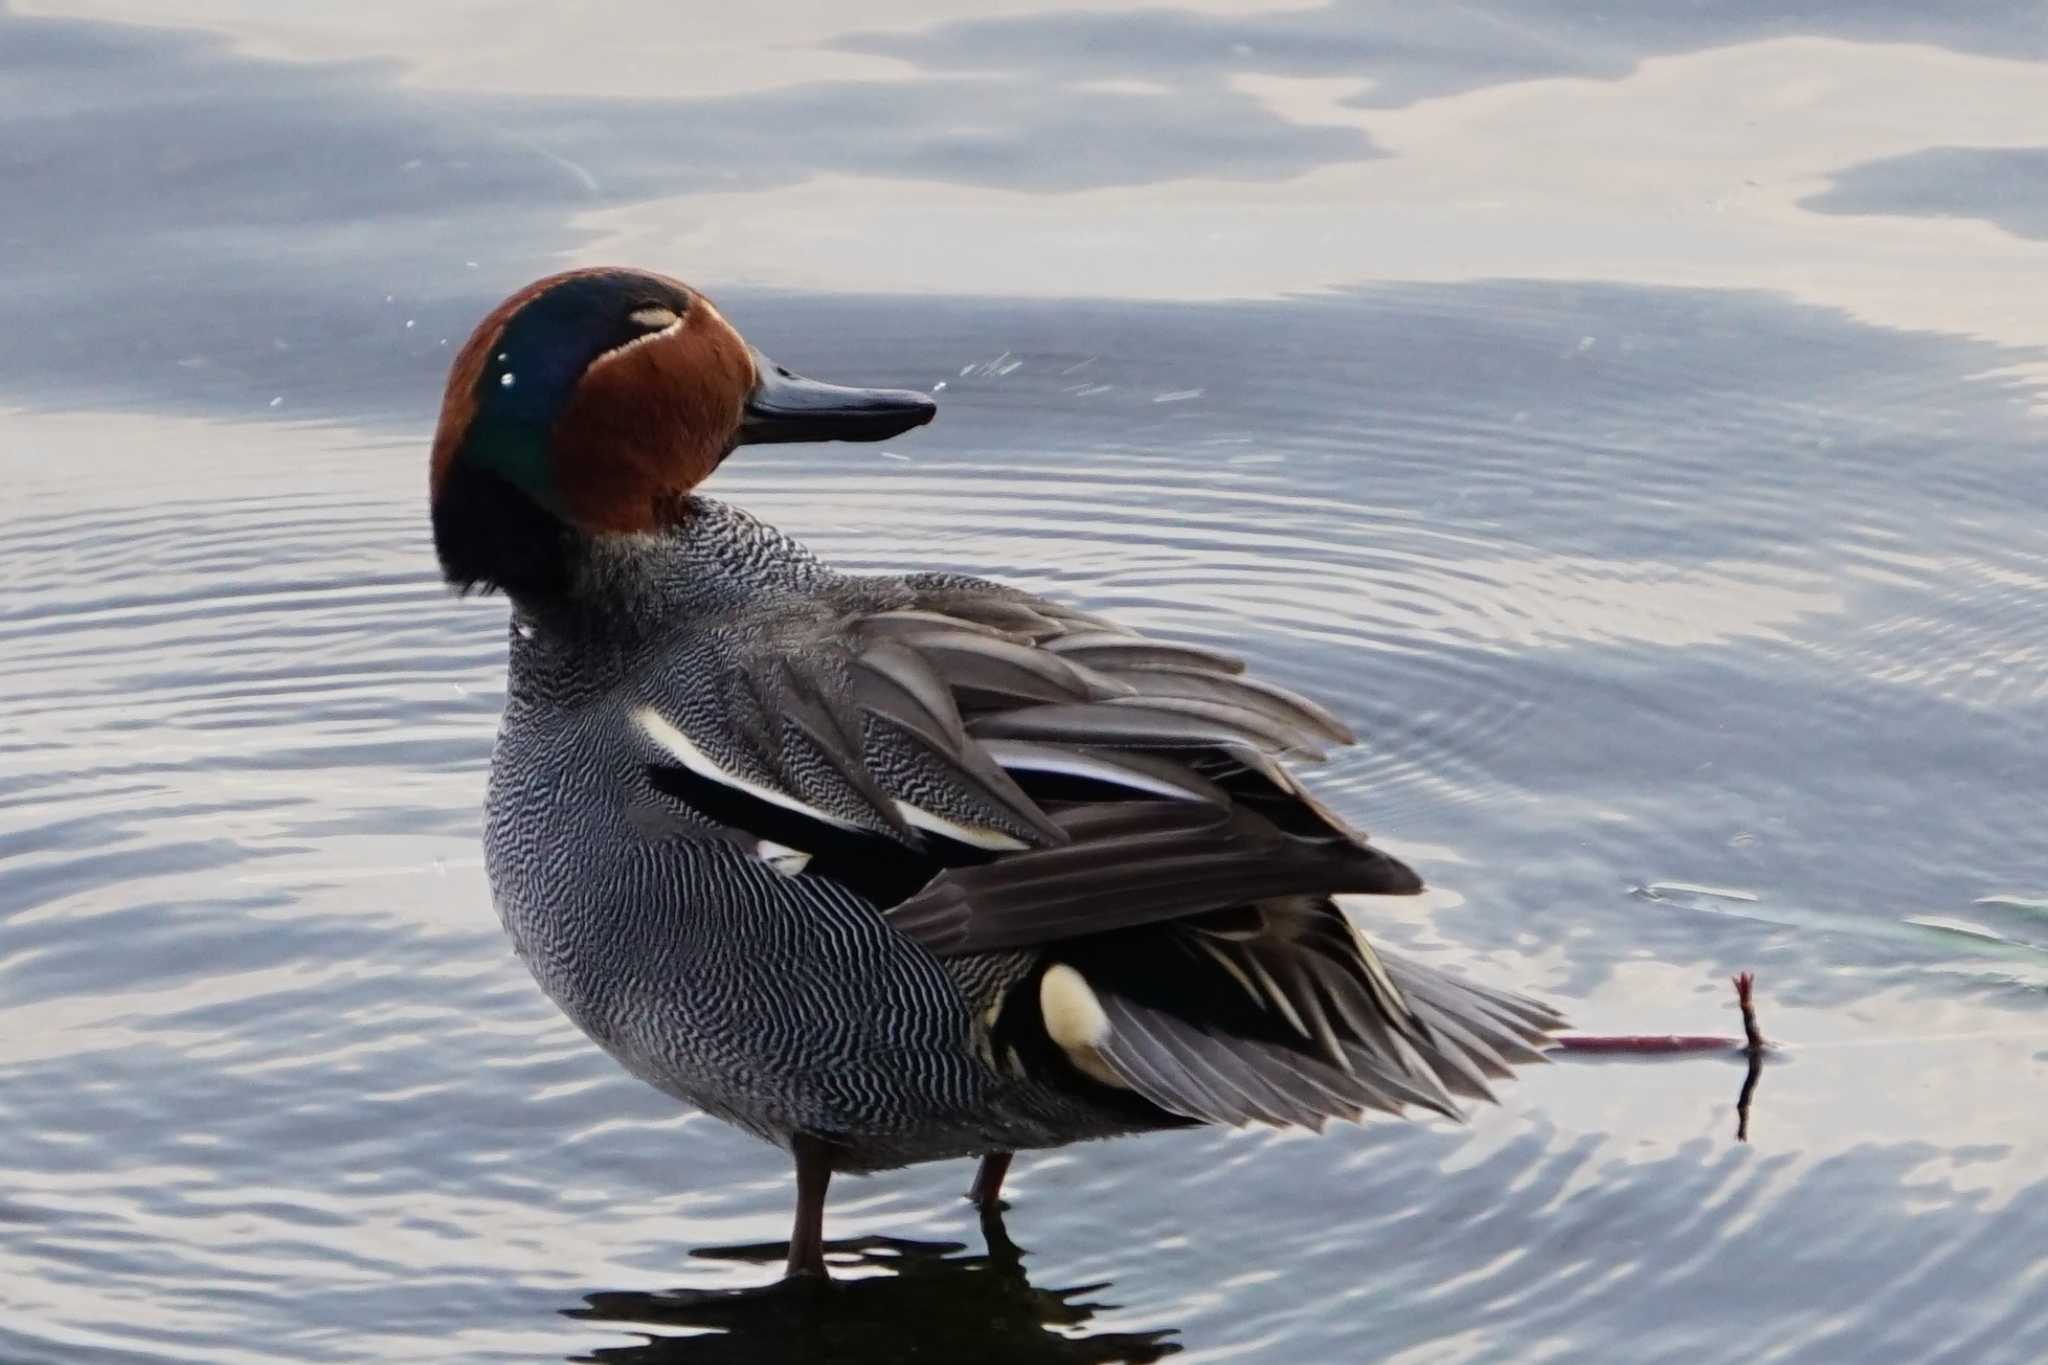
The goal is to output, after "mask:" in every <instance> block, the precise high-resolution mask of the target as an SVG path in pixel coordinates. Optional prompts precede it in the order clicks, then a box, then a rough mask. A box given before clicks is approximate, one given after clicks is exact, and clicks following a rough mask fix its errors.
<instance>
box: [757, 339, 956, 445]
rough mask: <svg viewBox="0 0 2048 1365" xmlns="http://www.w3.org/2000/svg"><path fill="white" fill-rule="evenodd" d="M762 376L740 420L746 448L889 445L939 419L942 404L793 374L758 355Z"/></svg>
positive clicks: (908, 393)
mask: <svg viewBox="0 0 2048 1365" xmlns="http://www.w3.org/2000/svg"><path fill="white" fill-rule="evenodd" d="M754 373H755V374H756V375H758V376H759V378H758V379H757V380H756V382H755V384H754V393H753V396H752V397H750V398H749V399H747V407H746V414H745V416H744V417H742V418H741V420H740V435H739V443H740V444H741V445H772V444H776V443H778V442H783V441H886V440H888V439H889V438H890V437H891V436H899V435H901V434H902V433H904V432H906V431H908V430H910V429H911V428H912V427H921V426H923V425H924V424H925V423H926V422H929V421H931V420H932V418H933V416H934V415H936V414H937V412H938V410H939V407H938V404H936V403H934V402H932V400H931V399H930V398H928V397H926V396H925V395H924V394H921V393H912V392H911V391H909V390H908V389H852V388H847V387H845V386H843V385H839V384H820V383H819V382H818V381H817V380H815V379H806V378H804V377H803V376H802V375H800V374H791V373H790V372H789V371H788V370H785V369H783V368H782V367H781V366H780V365H777V364H776V363H775V362H774V361H772V360H770V359H768V357H766V356H764V355H762V354H761V353H760V352H758V351H756V352H755V353H754Z"/></svg>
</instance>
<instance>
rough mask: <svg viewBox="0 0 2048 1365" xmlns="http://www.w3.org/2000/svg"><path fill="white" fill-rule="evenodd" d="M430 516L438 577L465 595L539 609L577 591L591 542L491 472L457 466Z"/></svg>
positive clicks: (441, 490)
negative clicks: (505, 597) (503, 598)
mask: <svg viewBox="0 0 2048 1365" xmlns="http://www.w3.org/2000/svg"><path fill="white" fill-rule="evenodd" d="M433 513H434V553H435V555H436V556H438V557H439V559H440V561H441V576H442V577H443V578H445V579H447V580H448V582H449V583H450V584H451V585H453V586H454V587H455V588H457V589H459V590H461V591H462V592H471V591H483V592H492V591H496V590H501V589H502V590H503V591H504V592H505V593H507V594H509V595H510V596H511V597H512V598H513V599H514V600H516V601H519V602H522V603H523V602H533V603H536V604H537V603H542V602H547V601H552V600H555V599H559V598H561V597H564V596H566V595H568V594H569V593H570V592H572V591H573V590H574V587H575V584H576V580H577V578H578V568H579V561H580V560H581V559H582V557H583V555H584V553H585V552H586V548H587V538H586V537H585V536H584V535H583V533H582V532H580V531H578V530H576V529H575V528H574V527H572V526H570V525H568V524H567V523H566V522H564V521H562V520H561V519H560V518H558V517H556V516H554V515H553V514H552V513H550V512H548V511H546V510H545V509H543V508H542V507H541V506H540V505H539V504H538V503H536V502H534V500H533V499H532V498H530V497H528V496H527V495H526V494H524V493H522V492H520V491H519V490H518V489H517V488H515V487H513V486H512V484H511V483H510V482H508V481H507V480H506V479H504V478H502V477H500V476H499V475H498V474H496V473H493V472H492V471H491V470H489V469H482V468H476V467H473V466H472V465H470V464H469V463H468V462H466V461H461V460H458V461H456V462H455V463H454V464H453V465H452V466H450V468H449V470H448V474H447V477H446V480H445V481H444V483H443V484H442V486H441V488H440V489H439V490H438V491H437V493H436V495H435V497H434V508H433Z"/></svg>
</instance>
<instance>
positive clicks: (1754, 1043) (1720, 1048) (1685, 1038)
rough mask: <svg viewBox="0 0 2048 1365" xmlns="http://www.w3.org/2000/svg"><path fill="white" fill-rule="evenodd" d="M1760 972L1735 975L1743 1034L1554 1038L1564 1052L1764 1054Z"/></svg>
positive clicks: (1646, 1034)
mask: <svg viewBox="0 0 2048 1365" xmlns="http://www.w3.org/2000/svg"><path fill="white" fill-rule="evenodd" d="M1755 989H1756V976H1755V974H1754V973H1752V972H1741V973H1738V974H1737V975H1736V977H1735V1002H1736V1004H1738V1005H1740V1006H1741V1007H1742V1034H1743V1036H1742V1037H1740V1038H1731V1037H1729V1036H1727V1035H1726V1034H1720V1033H1567V1034H1564V1035H1563V1036H1562V1037H1559V1038H1556V1039H1553V1040H1552V1042H1553V1043H1554V1045H1555V1046H1556V1048H1557V1050H1558V1051H1560V1052H1588V1053H1607V1054H1622V1055H1633V1056H1642V1057H1652V1056H1662V1055H1671V1054H1679V1055H1684V1054H1691V1053H1702V1052H1728V1051H1742V1052H1747V1053H1749V1054H1750V1055H1751V1056H1761V1055H1762V1054H1763V1053H1764V1052H1766V1051H1768V1050H1769V1048H1770V1044H1769V1043H1766V1042H1765V1041H1764V1035H1763V1030H1762V1029H1760V1028H1758V1027H1757V1022H1756V1000H1755Z"/></svg>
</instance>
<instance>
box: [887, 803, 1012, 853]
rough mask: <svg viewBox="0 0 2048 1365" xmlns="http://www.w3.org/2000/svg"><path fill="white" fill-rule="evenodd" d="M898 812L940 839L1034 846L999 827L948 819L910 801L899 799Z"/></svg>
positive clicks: (970, 843) (976, 844)
mask: <svg viewBox="0 0 2048 1365" xmlns="http://www.w3.org/2000/svg"><path fill="white" fill-rule="evenodd" d="M896 813H897V814H898V815H900V816H902V817H903V820H904V823H906V824H908V825H910V826H911V827H912V828H914V829H921V830H925V831H926V832H928V833H931V834H936V835H938V836H940V837H941V838H945V839H951V840H952V841H953V842H954V843H958V844H966V845H968V846H969V847H971V848H989V849H1017V848H1029V847H1031V845H1029V844H1027V843H1025V842H1024V841H1023V840H1022V839H1016V838H1012V837H1011V836H1010V835H1007V834H1005V833H1003V832H1002V831H1001V830H999V829H989V828H986V827H985V826H982V825H963V824H961V823H959V822H958V821H956V820H948V819H947V818H946V817H945V816H943V815H934V814H932V813H931V812H930V811H928V810H926V809H925V808H924V807H922V806H913V805H911V804H910V803H909V802H908V801H901V800H899V801H898V802H897V803H896Z"/></svg>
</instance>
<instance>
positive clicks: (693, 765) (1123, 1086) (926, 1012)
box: [431, 269, 1561, 1274]
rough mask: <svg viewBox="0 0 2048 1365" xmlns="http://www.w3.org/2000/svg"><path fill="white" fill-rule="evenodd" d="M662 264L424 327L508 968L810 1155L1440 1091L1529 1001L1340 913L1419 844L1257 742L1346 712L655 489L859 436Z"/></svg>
mask: <svg viewBox="0 0 2048 1365" xmlns="http://www.w3.org/2000/svg"><path fill="white" fill-rule="evenodd" d="M934 412H935V408H934V405H933V403H932V401H931V400H930V399H929V398H927V397H925V396H924V395H922V394H917V393H909V392H902V391H896V390H879V389H852V388H841V387H837V386H833V385H827V384H819V383H815V382H813V381H810V380H807V379H803V378H800V377H798V376H796V375H793V374H791V373H790V372H789V371H787V370H785V369H783V368H781V367H780V366H777V365H775V364H774V363H773V362H771V361H769V360H768V359H767V358H766V357H764V356H762V355H761V354H760V353H759V352H757V351H755V350H754V349H752V348H751V347H749V346H748V345H747V344H746V343H745V342H744V341H743V340H742V339H741V338H740V336H739V334H738V333H737V332H736V331H734V329H733V328H732V326H731V325H730V324H729V323H728V322H727V321H726V320H725V319H724V318H723V317H722V316H721V315H720V314H719V312H718V310H717V309H716V308H714V307H713V306H712V304H711V303H710V301H709V300H707V299H706V298H705V297H704V296H703V295H702V294H699V293H697V292H696V291H694V290H692V289H690V288H688V287H687V286H685V285H683V284H681V283H679V282H677V281H675V280H672V279H668V278H665V277H663V276H659V275H654V274H650V273H646V272H642V271H636V270H624V269H598V270H581V271H573V272H570V273H567V274H563V275H556V276H552V277H550V278H548V279H544V280H540V281H538V282H536V283H534V284H532V285H530V286H528V287H527V288H525V289H522V290H520V291H519V292H518V293H516V294H514V295H513V296H512V297H510V298H508V299H507V300H505V302H504V303H502V304H501V305H500V306H499V307H498V308H497V309H496V310H494V311H493V312H492V313H491V314H490V315H489V316H488V317H486V318H485V319H484V320H483V322H482V323H481V324H480V325H479V326H478V327H477V329H476V332H475V333H474V334H473V335H472V336H471V337H470V338H469V340H468V342H467V343H466V344H465V345H464V346H463V348H462V350H461V352H460V353H459V354H458V356H457V357H456V360H455V363H454V367H453V370H452V373H451V374H450V376H449V379H448V387H447V392H446V396H445V400H444V404H443V407H442V412H441V419H440V424H439V429H438V430H437V432H436V434H435V438H434V446H433V461H432V472H431V496H432V514H433V529H434V543H435V548H436V551H437V553H438V556H439V559H440V563H441V568H442V571H443V573H444V575H445V577H446V578H447V580H448V582H449V583H450V584H452V585H454V586H455V587H456V588H458V589H461V590H464V591H469V590H475V589H481V590H485V591H489V590H493V589H497V590H502V591H503V592H505V593H506V594H507V595H508V596H509V597H510V598H511V601H512V607H513V610H512V630H511V646H510V680H509V688H508V698H507V702H506V707H505V713H504V718H503V722H502V725H501V728H500V731H499V735H498V741H497V747H496V751H495V753H494V755H493V758H492V763H491V778H490V788H489V795H488V798H487V802H486V818H485V835H484V844H485V854H486V863H487V867H488V870H489V876H490V883H491V888H492V892H493V895H494V898H495V900H496V904H497V908H498V913H499V915H500V917H501V918H502V920H503V921H504V925H505V928H506V930H507V932H508V933H509V934H510V935H511V938H512V941H513V943H514V944H515V945H516V947H517V949H518V951H519V954H520V956H521V957H522V958H523V959H524V960H525V962H526V964H527V965H528V967H529V968H530V969H531V970H532V972H533V975H534V977H535V979H536V980H537V981H538V982H539V983H540V985H541V987H542V989H543V990H545V991H546V992H547V993H548V995H549V996H550V997H552V998H553V999H554V1001H555V1002H556V1003H557V1004H558V1005H559V1006H560V1007H561V1008H562V1010H563V1011H564V1012H565V1013H566V1014H567V1015H568V1016H569V1018H570V1019H572V1020H573V1021H575V1023H576V1024H577V1026H578V1027H580V1028H581V1029H583V1031H584V1032H585V1033H587V1034H589V1035H590V1037H591V1038H592V1039H593V1040H595V1041H596V1042H597V1043H598V1045H599V1046H601V1047H602V1048H604V1050H605V1051H606V1052H608V1053H610V1054H611V1055H612V1057H614V1058H615V1059H616V1060H617V1061H618V1062H619V1063H620V1064H621V1065H623V1066H624V1067H625V1068H626V1069H627V1070H628V1071H630V1072H632V1073H633V1074H634V1075H636V1076H639V1077H640V1078H642V1079H643V1080H645V1081H647V1082H649V1083H650V1084H652V1085H654V1086H656V1087H657V1088H659V1089H661V1090H662V1091H664V1092H666V1093H668V1094H670V1095H673V1096H675V1097H676V1098H678V1099H680V1100H684V1101H686V1102H688V1103H690V1104H693V1105H696V1106H697V1107H699V1108H701V1109H703V1110H704V1111H706V1112H708V1113H711V1114H714V1115H717V1116H718V1117H720V1118H722V1119H725V1120H727V1121H728V1122H731V1123H734V1124H737V1125H738V1126H740V1127H741V1128H744V1129H746V1130H747V1131H749V1132H752V1133H754V1134H756V1135H758V1136H760V1137H762V1138H765V1139H767V1140H768V1141H770V1142H772V1143H774V1144H775V1145H777V1146H779V1147H782V1148H784V1149H786V1150H788V1151H789V1152H790V1153H791V1154H792V1155H793V1156H794V1158H795V1162H796V1173H797V1211H796V1222H795V1228H794V1233H793V1236H792V1239H791V1244H790V1250H789V1263H788V1266H789V1270H790V1271H791V1272H792V1273H815V1274H822V1273H824V1269H825V1263H824V1243H823V1211H824V1201H825V1190H826V1185H827V1183H828V1181H829V1180H830V1177H831V1174H832V1172H834V1171H873V1170H880V1169H885V1168H890V1167H896V1166H902V1165H907V1164H909V1163H913V1162H921V1161H935V1160H941V1159H945V1158H951V1157H966V1156H979V1157H981V1158H982V1164H981V1166H980V1169H979V1171H978V1173H977V1176H976V1179H975V1182H974V1186H973V1189H972V1191H971V1196H972V1197H974V1198H976V1199H977V1200H979V1201H981V1202H983V1203H985V1204H986V1203H992V1202H994V1201H995V1200H996V1198H997V1197H998V1195H999V1193H1000V1189H1001V1185H1002V1178H1003V1174H1004V1172H1005V1170H1006V1169H1007V1166H1008V1163H1009V1160H1010V1154H1011V1153H1013V1152H1016V1151H1019V1150H1025V1149H1032V1148H1046V1147H1056V1146H1061V1145H1064V1144H1066V1143H1071V1142H1076V1141H1080V1140H1084V1139H1089V1138H1102V1137H1111V1136H1116V1135H1119V1134H1128V1133H1139V1132H1145V1131H1148V1130H1156V1129H1164V1128H1175V1127H1181V1126H1185V1125H1189V1124H1198V1123H1215V1124H1231V1125H1238V1124H1244V1123H1249V1122H1261V1123H1267V1124H1276V1125H1299V1126H1304V1127H1308V1128H1315V1129H1320V1128H1321V1127H1322V1125H1323V1124H1324V1123H1325V1122H1326V1121H1327V1120H1329V1119H1332V1118H1345V1119H1358V1118H1361V1117H1362V1116H1363V1114H1364V1113H1365V1111H1367V1110H1380V1111H1385V1112H1389V1113H1400V1112H1403V1111H1405V1110H1407V1109H1410V1108H1416V1109H1423V1110H1432V1111H1435V1112H1437V1113H1441V1114H1446V1115H1453V1116H1455V1115H1456V1113H1457V1109H1456V1097H1458V1096H1466V1097H1475V1098H1480V1097H1489V1096H1488V1089H1487V1085H1488V1081H1489V1080H1490V1079H1495V1078H1499V1077H1502V1076H1505V1075H1506V1074H1507V1073H1508V1070H1509V1067H1510V1065H1511V1064H1514V1063H1521V1062H1530V1061H1535V1060H1538V1059H1540V1056H1541V1052H1540V1049H1541V1048H1542V1046H1543V1045H1544V1042H1545V1039H1546V1037H1547V1035H1548V1034H1549V1033H1551V1032H1552V1031H1554V1030H1555V1029H1557V1028H1558V1027H1559V1026H1560V1024H1561V1020H1560V1019H1559V1017H1558V1016H1557V1015H1556V1014H1555V1013H1553V1012H1552V1011H1551V1010H1550V1009H1548V1008H1546V1007H1545V1006H1543V1005H1540V1004H1537V1003H1535V1002H1532V1001H1530V1000H1527V999H1524V998H1522V997H1520V996H1516V995H1511V994H1507V993H1504V992H1500V991H1496V990H1491V989H1488V988H1485V987H1481V986H1477V985H1473V984H1470V983H1467V982H1464V981H1461V980H1458V979H1456V978H1454V977H1451V976H1448V975H1446V974H1444V973H1441V972H1438V971H1436V970H1434V969H1431V968H1429V967H1425V966H1423V965H1421V964H1418V963H1415V962H1410V961H1407V960H1404V959H1402V958H1400V957H1397V956H1396V955H1394V954H1392V953H1386V952H1381V951H1377V950H1375V949H1374V948H1373V947H1372V946H1371V945H1370V944H1369V943H1368V942H1367V941H1366V940H1365V938H1364V937H1363V936H1362V935H1361V934H1360V933H1359V932H1358V931H1357V929H1356V928H1355V927H1354V926H1353V925H1352V923H1351V922H1350V920H1348V919H1347V918H1346V917H1345V915H1344V913H1343V912H1342V911H1341V910H1340V909H1339V908H1338V906H1337V905H1336V903H1335V901H1334V900H1333V899H1332V897H1334V896H1336V895H1340V894H1347V893H1350V894H1367V895H1409V894H1413V893H1415V892H1417V891H1420V890H1421V889H1422V882H1421V880H1420V879H1419V878H1418V877H1417V876H1416V875H1415V873H1414V872H1412V871H1411V870H1410V869H1409V868H1408V867H1406V866H1405V865H1403V864H1402V863H1401V862H1400V861H1398V860H1397V859H1395V858H1393V857H1390V856H1389V855H1387V854H1386V853H1384V852H1382V851H1380V850H1379V849H1376V848H1374V847H1373V846H1372V845H1371V844H1370V843H1368V842H1367V841H1366V838H1365V836H1364V835H1363V834H1362V833H1360V832H1358V831H1356V830H1354V829H1352V828H1351V827H1350V826H1349V825H1347V824H1346V823H1345V822H1344V821H1343V820H1342V819H1341V818H1340V817H1338V816H1337V815H1335V814H1334V813H1332V812H1331V811H1330V810H1328V809H1327V808H1326V807H1324V806H1323V805H1322V804H1321V803H1320V802H1318V801H1317V800H1316V799H1315V798H1314V797H1313V796H1312V795H1310V793H1309V792H1308V791H1307V790H1306V789H1305V788H1304V787H1303V786H1302V785H1301V784H1300V783H1299V781H1298V780H1297V779H1296V778H1295V777H1294V775H1293V774H1292V773H1291V772H1290V771H1289V770H1288V768H1287V766H1286V764H1288V763H1290V762H1294V763H1301V762H1312V761H1314V760H1316V759H1319V758H1321V757H1322V755H1323V752H1324V750H1325V749H1326V748H1328V747H1330V746H1335V745H1344V744H1349V743H1351V742H1352V739H1353V736H1352V735H1351V733H1350V731H1349V730H1348V729H1346V728H1345V726H1344V725H1343V724H1342V722H1340V721H1339V720H1337V719H1336V718H1335V717H1333V716H1332V715H1331V714H1330V713H1329V712H1328V711H1327V710H1325V709H1324V708H1323V707H1321V706H1319V705H1317V704H1316V703H1314V702H1311V701H1309V700H1306V699H1305V698H1302V697H1299V696H1296V695H1294V694H1293V693H1291V692H1288V691H1286V690H1284V689H1282V688H1279V687H1275V686H1273V685H1272V684H1269V683H1265V682H1260V681H1257V680H1255V679H1253V678H1250V677H1247V676H1246V675H1245V674H1244V671H1243V665H1242V664H1241V663H1239V662H1238V661H1237V660H1236V659H1233V658H1230V657H1228V656H1226V655H1223V654H1220V653H1217V652H1215V651H1213V650H1210V649H1207V648H1201V647H1197V646H1194V645H1189V644H1184V643H1177V642H1173V641H1169V640H1162V639H1156V638H1153V637H1150V636H1145V635H1141V634H1138V633H1136V632H1133V631H1131V630H1129V629H1126V628H1124V627H1122V626H1119V625H1117V624H1115V623H1113V622H1111V621H1108V620H1105V619H1103V618H1100V617H1097V616H1093V615H1090V614H1088V613H1086V612H1082V611H1077V610H1075V609H1074V608H1072V607H1069V606H1065V605H1063V604H1061V603H1058V602H1054V601H1050V600H1048V599H1046V598H1043V597H1038V596H1034V595H1032V594H1030V593H1026V592H1022V591H1019V590H1017V589H1015V588H1010V587H1005V586H1003V585H1001V584H999V583H993V582H988V581H985V580H983V579H979V578H973V577H969V576H966V575H962V574H951V573H915V574H901V575H875V576H857V575H850V574H845V573H840V572H837V571H835V570H833V569H832V568H830V567H828V566H827V565H825V564H823V563H821V562H820V561H819V560H818V559H816V558H815V557H814V556H813V555H812V554H811V553H810V552H809V551H807V550H806V549H804V547H803V546H801V545H799V544H797V543H796V542H795V541H793V540H791V539H789V538H788V537H786V536H784V535H782V534H780V533H779V532H777V531H775V530H773V529H772V528H770V527H767V526H764V525H762V524H761V523H760V522H757V521H755V520H754V519H753V518H751V517H749V516H747V515H746V514H745V513H743V512H740V511H738V510H736V509H734V508H732V507H728V506H726V505H724V504H722V503H718V502H715V501H712V500H710V499H707V498H703V497H699V496H696V495H695V493H694V492H693V490H694V489H695V488H696V487H697V485H698V484H699V483H700V482H702V481H703V480H704V479H705V478H706V477H707V476H709V475H710V474H711V472H712V471H713V470H714V469H716V468H717V467H718V465H719V463H720V462H721V461H722V460H724V459H725V457H726V456H727V455H729V454H731V452H732V451H733V450H734V449H735V448H736V447H738V446H740V445H745V444H752V443H767V442H783V441H822V440H847V441H875V440H884V439H887V438H889V437H892V436H896V435H900V434H901V433H903V432H905V431H907V430H909V429H911V428H913V427H916V426H920V425H922V424H924V423H926V422H928V421H930V420H931V418H932V416H933V415H934Z"/></svg>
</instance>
